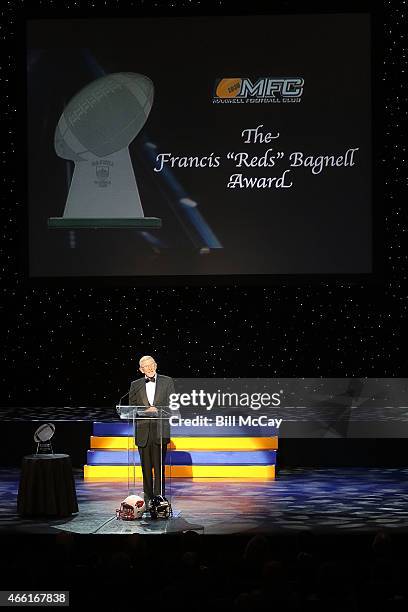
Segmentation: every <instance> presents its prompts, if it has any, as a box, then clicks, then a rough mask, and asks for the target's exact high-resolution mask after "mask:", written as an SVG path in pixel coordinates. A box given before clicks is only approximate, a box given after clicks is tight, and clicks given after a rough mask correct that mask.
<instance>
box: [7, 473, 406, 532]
mask: <svg viewBox="0 0 408 612" xmlns="http://www.w3.org/2000/svg"><path fill="white" fill-rule="evenodd" d="M19 477H20V471H19V470H18V469H8V470H7V469H2V470H0V533H33V534H34V533H54V534H55V533H58V532H61V531H69V532H72V533H82V534H89V533H97V534H120V533H123V534H129V533H132V532H137V533H143V534H147V533H151V534H165V533H168V534H171V533H175V532H177V533H180V532H181V531H187V530H190V529H192V530H194V531H197V532H199V533H204V534H237V533H241V534H254V533H265V534H269V533H277V532H278V533H284V532H291V533H295V532H299V531H314V532H320V533H321V532H329V533H341V532H343V533H344V532H347V533H351V532H377V531H378V530H380V529H382V528H386V529H389V530H393V531H404V532H407V531H408V469H399V468H395V469H375V468H371V469H370V468H364V469H358V468H352V469H350V468H347V469H339V468H336V469H315V470H313V469H291V470H289V469H287V470H281V471H280V472H279V474H278V477H277V479H276V480H275V481H258V482H242V481H239V482H238V481H228V482H226V481H221V482H219V481H216V480H212V481H208V480H205V479H204V480H194V481H191V480H176V481H173V482H172V485H171V499H172V505H173V512H174V517H173V518H172V519H170V520H167V521H163V520H158V521H153V520H151V519H150V518H146V519H141V520H139V521H134V522H125V521H118V520H116V517H115V510H116V508H119V506H120V502H121V501H122V500H123V499H124V498H125V497H126V495H127V483H126V482H101V481H98V482H92V481H84V479H83V475H82V471H81V470H75V483H76V490H77V497H78V505H79V513H78V514H76V515H73V516H72V517H70V518H68V519H67V518H65V519H59V520H37V519H36V520H34V519H23V518H20V517H19V516H18V515H17V514H16V500H17V492H18V484H19ZM140 490H141V483H140V482H139V483H136V491H135V492H136V493H140ZM131 492H132V493H133V492H134V491H131ZM167 493H168V497H170V487H169V488H168V491H167ZM146 516H147V515H146Z"/></svg>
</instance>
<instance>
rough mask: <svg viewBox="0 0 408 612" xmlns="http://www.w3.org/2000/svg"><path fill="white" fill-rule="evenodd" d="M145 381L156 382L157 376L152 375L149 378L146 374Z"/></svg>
mask: <svg viewBox="0 0 408 612" xmlns="http://www.w3.org/2000/svg"><path fill="white" fill-rule="evenodd" d="M145 382H146V383H148V382H156V377H155V376H152V378H149V377H148V376H146V377H145Z"/></svg>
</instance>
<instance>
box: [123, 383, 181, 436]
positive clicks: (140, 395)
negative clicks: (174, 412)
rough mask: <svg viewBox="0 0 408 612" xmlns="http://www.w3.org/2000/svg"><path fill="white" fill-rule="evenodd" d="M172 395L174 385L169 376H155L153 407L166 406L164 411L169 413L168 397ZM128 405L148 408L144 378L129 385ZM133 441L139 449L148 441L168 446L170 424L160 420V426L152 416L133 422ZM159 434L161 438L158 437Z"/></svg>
mask: <svg viewBox="0 0 408 612" xmlns="http://www.w3.org/2000/svg"><path fill="white" fill-rule="evenodd" d="M171 393H174V383H173V379H172V378H170V376H164V375H163V374H156V392H155V394H154V402H153V406H156V407H158V408H159V407H160V406H161V407H163V406H166V407H167V408H165V410H166V411H167V412H168V413H169V412H170V409H169V408H168V405H169V397H170V394H171ZM129 404H131V405H132V406H146V408H148V407H149V405H150V404H149V400H148V399H147V393H146V382H145V377H144V376H143V377H142V378H138V379H137V380H134V381H133V382H132V383H131V385H130V390H129ZM135 430H136V431H135V440H136V444H137V445H138V446H140V447H143V446H146V445H147V443H148V440H149V439H150V440H153V441H154V442H155V443H156V444H160V442H162V443H163V444H168V443H169V441H170V423H169V421H168V419H166V420H162V421H161V424H160V423H159V421H158V419H157V418H155V417H154V416H151V417H147V418H146V419H138V420H135ZM160 433H161V436H160Z"/></svg>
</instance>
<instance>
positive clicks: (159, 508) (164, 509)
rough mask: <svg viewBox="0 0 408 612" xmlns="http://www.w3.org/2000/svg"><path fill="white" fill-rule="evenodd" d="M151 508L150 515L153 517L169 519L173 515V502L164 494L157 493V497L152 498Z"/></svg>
mask: <svg viewBox="0 0 408 612" xmlns="http://www.w3.org/2000/svg"><path fill="white" fill-rule="evenodd" d="M149 510H150V516H151V518H152V519H158V518H164V519H167V518H169V517H170V516H173V510H172V508H171V503H170V502H169V500H168V499H167V498H166V497H164V496H163V495H155V497H153V499H152V500H151V504H150V507H149Z"/></svg>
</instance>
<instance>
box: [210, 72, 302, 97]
mask: <svg viewBox="0 0 408 612" xmlns="http://www.w3.org/2000/svg"><path fill="white" fill-rule="evenodd" d="M303 85H304V79H303V78H302V77H293V78H272V77H264V78H260V79H257V80H256V81H252V80H251V79H248V78H224V79H220V80H219V81H218V82H217V84H216V87H215V95H214V98H235V99H237V100H238V99H241V100H242V99H245V98H246V99H248V98H258V99H260V98H300V97H301V95H302V93H303Z"/></svg>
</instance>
